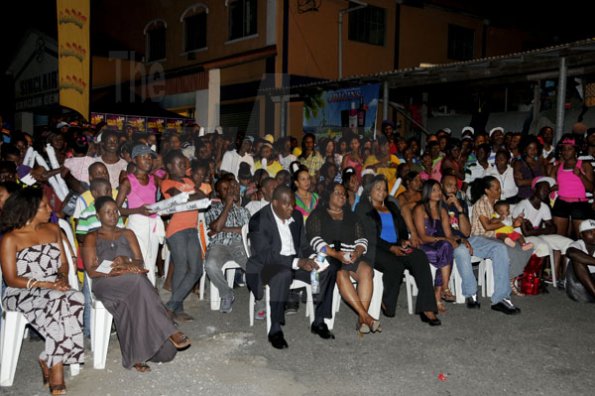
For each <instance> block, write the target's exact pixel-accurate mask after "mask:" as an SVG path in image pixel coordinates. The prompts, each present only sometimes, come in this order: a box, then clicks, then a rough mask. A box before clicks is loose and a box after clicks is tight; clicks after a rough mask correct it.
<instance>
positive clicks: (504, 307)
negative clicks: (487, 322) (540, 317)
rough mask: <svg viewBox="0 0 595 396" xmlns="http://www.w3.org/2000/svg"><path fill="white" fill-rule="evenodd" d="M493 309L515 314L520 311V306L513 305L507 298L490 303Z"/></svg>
mask: <svg viewBox="0 0 595 396" xmlns="http://www.w3.org/2000/svg"><path fill="white" fill-rule="evenodd" d="M492 309H493V310H494V311H498V312H503V313H505V314H507V315H516V314H519V313H521V310H520V308H517V307H515V306H514V305H513V304H512V302H511V301H510V300H508V299H504V300H502V301H500V302H499V303H497V304H492Z"/></svg>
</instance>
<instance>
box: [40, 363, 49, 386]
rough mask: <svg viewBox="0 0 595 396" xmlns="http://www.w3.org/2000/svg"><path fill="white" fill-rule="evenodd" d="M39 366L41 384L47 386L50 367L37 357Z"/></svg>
mask: <svg viewBox="0 0 595 396" xmlns="http://www.w3.org/2000/svg"><path fill="white" fill-rule="evenodd" d="M39 367H41V377H42V379H43V386H48V384H49V383H50V369H49V368H48V366H47V364H46V363H45V362H44V361H43V360H41V359H39Z"/></svg>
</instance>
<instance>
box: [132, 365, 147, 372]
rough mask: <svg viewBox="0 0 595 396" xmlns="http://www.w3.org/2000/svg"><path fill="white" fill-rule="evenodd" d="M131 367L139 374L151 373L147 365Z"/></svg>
mask: <svg viewBox="0 0 595 396" xmlns="http://www.w3.org/2000/svg"><path fill="white" fill-rule="evenodd" d="M132 367H134V369H135V370H136V371H138V372H139V373H148V372H150V371H151V367H150V366H149V365H148V364H147V363H136V364H135V365H134V366H132Z"/></svg>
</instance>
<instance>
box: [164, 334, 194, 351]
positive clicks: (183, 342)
mask: <svg viewBox="0 0 595 396" xmlns="http://www.w3.org/2000/svg"><path fill="white" fill-rule="evenodd" d="M169 340H170V341H171V343H172V344H174V346H175V347H176V349H186V348H188V347H189V346H190V345H192V342H191V341H190V338H188V337H187V336H186V334H184V333H182V332H181V331H178V332H177V333H174V334H173V335H171V336H170V337H169Z"/></svg>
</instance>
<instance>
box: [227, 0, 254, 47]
mask: <svg viewBox="0 0 595 396" xmlns="http://www.w3.org/2000/svg"><path fill="white" fill-rule="evenodd" d="M256 3H257V0H233V1H229V3H228V7H229V26H228V27H229V39H230V40H235V39H239V38H242V37H247V36H251V35H253V34H256Z"/></svg>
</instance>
